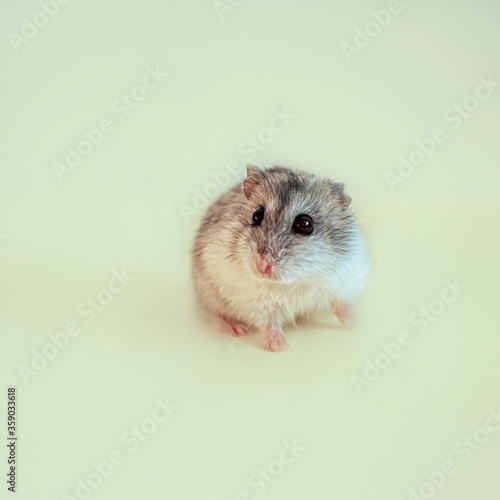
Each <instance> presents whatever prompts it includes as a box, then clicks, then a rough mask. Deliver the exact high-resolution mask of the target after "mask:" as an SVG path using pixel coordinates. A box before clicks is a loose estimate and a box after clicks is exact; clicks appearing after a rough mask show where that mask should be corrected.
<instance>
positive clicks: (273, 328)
mask: <svg viewBox="0 0 500 500" xmlns="http://www.w3.org/2000/svg"><path fill="white" fill-rule="evenodd" d="M264 348H265V349H266V351H271V352H280V351H287V350H289V349H290V345H289V344H288V341H287V339H286V337H285V335H284V333H283V330H282V329H281V326H279V325H277V324H276V323H270V324H269V325H267V326H266V328H265V333H264Z"/></svg>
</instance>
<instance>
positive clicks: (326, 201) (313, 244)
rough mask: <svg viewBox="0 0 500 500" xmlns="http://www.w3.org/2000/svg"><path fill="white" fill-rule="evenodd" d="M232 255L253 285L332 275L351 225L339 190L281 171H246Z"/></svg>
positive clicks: (345, 251) (350, 238) (345, 250)
mask: <svg viewBox="0 0 500 500" xmlns="http://www.w3.org/2000/svg"><path fill="white" fill-rule="evenodd" d="M242 188H243V195H244V202H243V204H242V208H241V211H240V213H239V214H238V215H237V217H238V218H239V222H240V223H241V224H239V226H240V227H242V229H241V233H240V234H239V235H237V239H236V248H235V252H236V253H237V254H238V258H240V259H241V260H243V262H244V263H245V265H246V267H247V269H248V271H249V273H250V274H251V275H252V276H253V277H254V278H255V279H257V280H270V281H274V282H277V283H283V284H292V283H300V282H304V281H311V280H315V279H317V278H321V277H324V276H325V274H326V273H332V272H335V270H336V269H338V268H339V267H340V263H341V261H342V260H343V259H345V258H346V257H348V256H349V254H350V252H351V250H352V245H353V244H354V239H355V232H356V225H355V221H354V216H353V215H352V213H351V211H350V209H349V204H350V202H351V199H350V198H349V196H347V195H346V194H345V193H344V186H343V184H340V183H337V182H333V181H331V180H329V179H321V178H318V177H316V176H315V175H312V174H309V173H306V172H302V171H295V170H290V169H288V168H283V167H273V168H269V169H260V168H257V167H254V166H252V165H249V166H247V177H246V179H245V180H244V182H243V186H242Z"/></svg>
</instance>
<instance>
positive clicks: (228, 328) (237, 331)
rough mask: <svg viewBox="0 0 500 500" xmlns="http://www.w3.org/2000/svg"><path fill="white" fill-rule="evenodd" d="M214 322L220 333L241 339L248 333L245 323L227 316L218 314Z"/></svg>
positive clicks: (248, 329)
mask: <svg viewBox="0 0 500 500" xmlns="http://www.w3.org/2000/svg"><path fill="white" fill-rule="evenodd" d="M216 322H217V324H218V326H219V328H220V329H221V330H222V332H224V333H228V334H229V335H233V336H235V337H242V336H243V335H246V334H247V333H249V332H250V328H249V327H248V326H247V325H246V324H245V323H243V322H242V321H238V320H236V319H234V318H230V317H229V316H225V315H224V314H218V315H217V317H216Z"/></svg>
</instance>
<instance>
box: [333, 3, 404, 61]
mask: <svg viewBox="0 0 500 500" xmlns="http://www.w3.org/2000/svg"><path fill="white" fill-rule="evenodd" d="M402 10H403V6H402V5H401V3H400V1H399V0H390V1H389V3H388V4H387V8H386V9H381V10H379V11H375V10H372V12H371V15H372V18H373V19H372V20H371V21H368V22H367V23H366V24H365V25H364V27H363V29H361V28H359V27H357V26H356V28H354V39H353V43H352V44H350V43H346V42H341V43H340V50H341V51H342V54H344V57H345V59H346V61H347V62H348V63H350V62H351V61H352V57H353V55H354V54H360V53H361V51H362V50H363V49H365V48H366V47H368V46H369V45H370V44H371V43H372V39H373V38H376V37H378V36H379V35H380V34H381V33H382V31H383V30H384V29H385V28H387V26H389V24H390V23H391V22H392V19H393V16H395V15H397V14H399V13H400V12H402Z"/></svg>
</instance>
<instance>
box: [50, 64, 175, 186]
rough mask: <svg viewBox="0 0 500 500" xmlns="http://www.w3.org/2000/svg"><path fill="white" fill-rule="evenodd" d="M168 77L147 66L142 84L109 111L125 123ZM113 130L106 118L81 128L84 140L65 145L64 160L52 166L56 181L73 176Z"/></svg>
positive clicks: (115, 103) (115, 100) (132, 89)
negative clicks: (93, 124) (93, 125)
mask: <svg viewBox="0 0 500 500" xmlns="http://www.w3.org/2000/svg"><path fill="white" fill-rule="evenodd" d="M167 76H168V73H166V72H164V71H162V70H161V68H160V66H159V65H158V64H157V65H156V67H155V68H152V67H151V66H147V67H146V72H145V74H144V76H143V77H142V79H141V82H140V83H138V84H137V85H135V86H134V87H132V88H131V89H130V91H129V92H128V93H125V92H124V93H122V94H121V95H120V97H119V98H117V99H114V100H113V102H111V103H110V110H111V111H112V112H113V113H115V114H116V115H118V117H119V119H120V120H121V121H123V120H126V119H127V118H128V117H129V116H130V114H131V113H132V112H133V110H134V109H136V108H137V107H138V106H139V104H140V103H141V102H143V101H145V100H146V99H147V98H148V96H149V95H150V93H151V91H153V90H155V89H156V88H158V87H159V85H160V84H161V83H162V82H163V79H164V78H166V77H167ZM115 130H116V124H115V123H113V120H112V119H111V118H109V117H106V118H102V119H101V120H99V122H98V123H97V126H96V127H92V128H90V129H87V128H84V129H82V131H81V136H83V137H82V138H81V139H80V140H79V141H78V142H77V143H76V144H75V145H74V146H70V145H68V146H66V155H65V157H64V160H63V161H61V162H57V161H54V162H53V163H52V170H53V171H54V174H55V176H56V177H57V179H58V180H59V181H60V182H61V181H63V180H64V176H65V175H68V174H71V173H73V172H74V171H75V169H76V167H78V166H79V165H80V164H81V163H82V161H83V160H84V158H87V157H88V156H90V155H91V154H92V153H93V152H94V150H95V149H96V148H98V147H99V146H100V145H101V144H102V143H103V142H104V139H105V137H106V136H107V135H109V134H111V133H112V132H114V131H115Z"/></svg>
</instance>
